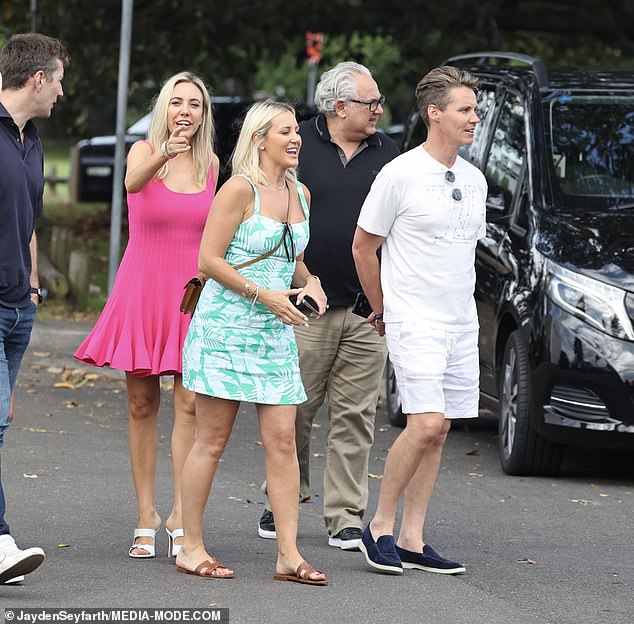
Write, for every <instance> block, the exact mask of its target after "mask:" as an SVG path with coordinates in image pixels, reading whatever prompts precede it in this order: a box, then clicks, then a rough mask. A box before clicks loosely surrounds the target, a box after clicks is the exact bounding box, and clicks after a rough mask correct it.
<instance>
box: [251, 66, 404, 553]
mask: <svg viewBox="0 0 634 624" xmlns="http://www.w3.org/2000/svg"><path fill="white" fill-rule="evenodd" d="M384 102H385V98H384V96H383V95H381V92H380V91H379V87H378V85H377V83H376V81H375V80H374V78H373V77H372V74H371V73H370V71H369V70H368V69H367V67H364V66H363V65H360V64H359V63H354V62H351V61H347V62H343V63H339V64H338V65H336V66H335V67H333V68H331V69H329V70H328V71H326V72H324V74H322V76H321V78H320V80H319V84H318V85H317V89H316V91H315V104H316V105H317V108H318V110H319V115H317V116H316V117H314V118H313V119H310V120H308V121H303V122H301V123H300V127H299V128H300V129H299V132H300V135H301V137H302V149H301V152H300V155H299V168H298V173H299V179H300V180H301V181H302V182H303V183H304V184H306V186H307V187H308V189H309V190H310V195H311V211H310V243H309V244H308V248H307V249H306V251H305V252H304V258H305V260H306V264H307V266H309V267H310V269H311V271H313V272H314V274H315V275H311V276H309V277H308V279H319V280H321V283H322V286H323V288H324V290H325V291H326V294H327V295H328V303H329V305H330V309H329V310H328V313H327V314H325V315H324V316H323V317H320V318H314V319H310V321H309V324H310V326H309V327H297V328H296V329H295V336H296V337H297V347H298V350H299V367H300V370H301V373H302V381H303V382H304V387H305V388H306V394H307V395H308V400H307V401H306V402H305V403H304V404H302V405H300V406H298V410H297V419H296V425H295V426H296V434H295V438H296V444H297V455H298V459H299V467H300V495H301V496H302V498H303V497H307V496H309V485H310V481H309V472H310V465H309V464H310V454H311V453H310V442H311V437H312V426H313V420H314V418H315V414H316V413H317V410H318V409H319V408H320V407H321V405H322V403H323V402H324V400H325V399H326V398H327V399H328V420H329V431H328V443H327V449H326V467H325V473H324V523H325V525H326V530H327V531H328V543H329V545H330V546H334V547H335V548H340V549H341V550H344V551H353V550H358V549H359V543H360V541H361V528H362V526H363V524H362V522H363V521H362V519H363V514H364V512H365V509H366V506H367V502H368V460H369V456H370V449H371V448H372V443H373V441H374V417H375V414H376V406H377V400H378V396H379V388H380V383H381V376H382V373H383V369H384V367H385V360H386V347H385V343H384V340H383V338H382V337H381V336H379V335H378V334H377V333H376V332H374V331H373V330H372V326H371V325H369V324H368V323H366V321H365V319H364V318H362V317H360V316H357V315H356V314H353V312H352V309H353V306H354V303H355V299H356V296H357V294H358V293H359V292H360V291H361V285H360V284H359V278H358V277H357V272H356V268H355V266H354V260H353V258H352V239H353V236H354V231H355V229H356V221H357V219H358V217H359V212H360V210H361V206H362V204H363V201H364V200H365V198H366V195H367V194H368V191H369V190H370V186H371V185H372V182H373V181H374V178H375V177H376V175H377V173H378V172H379V171H380V170H381V168H382V167H383V165H385V164H386V163H388V162H389V161H391V160H392V159H393V158H395V157H396V156H398V154H399V149H398V146H397V145H396V143H395V142H394V141H393V140H392V139H390V138H389V137H387V136H386V135H385V134H383V133H382V132H377V128H376V126H377V122H378V121H379V118H380V117H381V115H382V114H383V103H384ZM267 503H268V501H267ZM269 509H270V508H269V507H268V505H267V508H266V509H265V511H264V514H262V517H261V518H260V525H259V527H258V533H259V535H260V537H265V538H272V537H275V523H274V518H273V516H272V514H271V512H270V511H269Z"/></svg>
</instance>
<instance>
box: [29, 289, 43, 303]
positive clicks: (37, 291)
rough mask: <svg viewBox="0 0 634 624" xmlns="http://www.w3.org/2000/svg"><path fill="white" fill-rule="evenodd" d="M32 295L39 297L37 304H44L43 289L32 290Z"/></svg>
mask: <svg viewBox="0 0 634 624" xmlns="http://www.w3.org/2000/svg"><path fill="white" fill-rule="evenodd" d="M31 294H32V295H37V302H38V303H42V289H41V288H31Z"/></svg>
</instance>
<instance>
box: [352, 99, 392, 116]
mask: <svg viewBox="0 0 634 624" xmlns="http://www.w3.org/2000/svg"><path fill="white" fill-rule="evenodd" d="M348 102H354V103H355V104H363V105H364V106H367V107H368V108H369V109H370V112H371V113H373V112H374V111H375V110H376V109H377V108H378V107H379V106H383V104H385V96H384V95H381V96H380V97H379V99H378V100H353V99H352V98H350V99H349V100H348Z"/></svg>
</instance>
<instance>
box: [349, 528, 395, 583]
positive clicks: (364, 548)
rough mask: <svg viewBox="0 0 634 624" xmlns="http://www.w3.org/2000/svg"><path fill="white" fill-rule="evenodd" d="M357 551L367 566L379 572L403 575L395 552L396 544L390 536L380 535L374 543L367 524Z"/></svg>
mask: <svg viewBox="0 0 634 624" xmlns="http://www.w3.org/2000/svg"><path fill="white" fill-rule="evenodd" d="M359 550H360V551H361V552H362V553H363V554H364V555H365V560H366V561H367V562H368V564H369V565H371V566H372V567H373V568H375V569H376V570H379V572H385V573H386V574H403V566H402V564H401V560H400V558H399V556H398V553H397V552H396V544H395V542H394V537H393V536H392V535H382V536H381V537H379V539H378V540H376V542H375V541H374V538H373V537H372V533H371V531H370V525H369V524H368V526H367V527H365V529H364V530H363V533H362V534H361V542H360V544H359Z"/></svg>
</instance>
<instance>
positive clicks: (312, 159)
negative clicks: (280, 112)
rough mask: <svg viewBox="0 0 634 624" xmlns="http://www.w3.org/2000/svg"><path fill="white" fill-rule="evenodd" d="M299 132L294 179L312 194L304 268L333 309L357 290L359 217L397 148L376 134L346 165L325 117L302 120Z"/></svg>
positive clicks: (348, 302) (348, 301) (351, 298)
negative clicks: (354, 249)
mask: <svg viewBox="0 0 634 624" xmlns="http://www.w3.org/2000/svg"><path fill="white" fill-rule="evenodd" d="M299 133H300V135H301V137H302V148H301V151H300V153H299V168H298V174H299V179H300V180H301V181H302V182H303V183H304V184H305V185H306V186H307V187H308V190H309V191H310V195H311V202H310V204H311V206H310V242H309V243H308V248H307V249H306V251H305V253H304V259H305V261H306V266H307V267H308V270H309V271H310V272H311V273H313V274H314V275H317V276H318V277H319V278H320V279H321V283H322V286H323V288H324V290H325V291H326V295H327V296H328V303H329V305H330V306H331V307H333V306H344V305H346V306H347V305H352V304H353V303H354V300H355V297H356V295H357V293H358V292H359V291H361V285H360V284H359V278H358V277H357V271H356V268H355V265H354V259H353V257H352V239H353V238H354V232H355V230H356V227H357V220H358V218H359V212H360V211H361V206H362V205H363V201H364V200H365V197H366V195H367V194H368V192H369V190H370V186H372V182H374V178H375V177H376V175H377V174H378V173H379V171H380V170H381V168H382V167H383V165H385V164H386V163H388V162H389V161H390V160H392V159H393V158H395V157H396V156H398V155H399V149H398V146H397V145H396V143H395V142H394V141H393V140H392V139H390V138H389V137H388V136H386V135H385V134H383V133H382V132H376V133H375V134H373V135H371V136H370V137H368V138H367V139H366V140H365V141H364V142H363V143H362V144H361V145H360V146H359V148H357V150H356V151H355V153H354V154H353V155H352V157H351V158H350V159H349V160H348V161H346V159H345V156H344V155H343V152H342V150H341V149H340V148H339V147H338V146H337V145H336V144H335V143H333V142H332V141H331V140H330V133H329V132H328V126H327V124H326V118H325V117H324V115H318V116H317V117H314V118H313V119H309V120H308V121H302V122H301V123H300V124H299Z"/></svg>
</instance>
